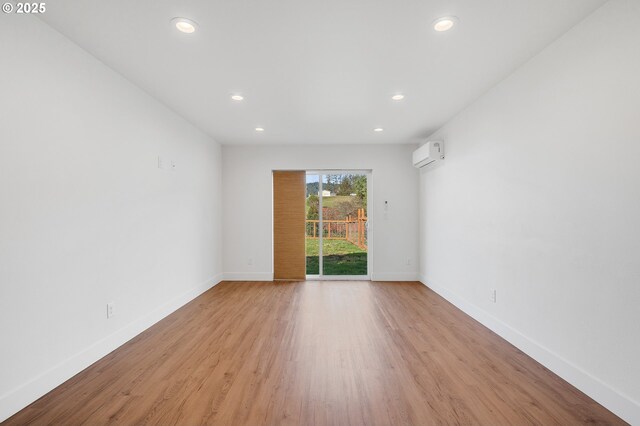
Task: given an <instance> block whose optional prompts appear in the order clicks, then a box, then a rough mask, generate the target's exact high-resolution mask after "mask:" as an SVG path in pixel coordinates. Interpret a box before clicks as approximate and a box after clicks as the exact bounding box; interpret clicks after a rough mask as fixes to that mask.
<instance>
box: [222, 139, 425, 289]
mask: <svg viewBox="0 0 640 426" xmlns="http://www.w3.org/2000/svg"><path fill="white" fill-rule="evenodd" d="M415 148H416V147H415V146H413V145H348V146H345V145H322V146H318V145H316V146H228V145H225V146H224V147H223V148H222V158H223V182H224V195H223V201H224V202H223V205H224V207H223V217H224V231H223V246H224V255H223V259H224V260H223V262H224V271H225V278H226V279H239V280H250V279H256V280H263V279H271V277H272V274H273V257H272V254H273V253H272V252H273V250H272V228H273V224H272V204H271V198H272V180H271V172H272V170H278V169H281V170H287V169H289V170H290V169H297V170H318V169H349V170H352V169H371V170H373V173H372V184H373V188H372V193H371V194H370V195H369V197H370V198H371V201H370V202H372V211H371V213H372V214H370V215H369V216H370V217H371V218H372V222H373V226H372V228H373V233H374V238H373V247H372V250H373V251H372V254H373V261H372V267H373V278H374V279H378V280H415V279H417V270H418V269H417V256H418V231H417V228H418V200H417V198H418V172H417V170H416V169H414V168H413V167H412V165H411V153H412V151H413V150H414V149H415ZM385 200H387V201H388V202H389V208H388V211H387V218H386V219H385V217H384V201H385ZM249 258H252V259H253V265H248V264H247V263H248V262H247V260H248V259H249ZM407 261H410V263H411V264H410V265H407Z"/></svg>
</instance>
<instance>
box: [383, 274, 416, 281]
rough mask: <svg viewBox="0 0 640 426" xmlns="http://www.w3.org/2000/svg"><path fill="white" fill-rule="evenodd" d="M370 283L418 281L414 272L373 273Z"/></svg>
mask: <svg viewBox="0 0 640 426" xmlns="http://www.w3.org/2000/svg"><path fill="white" fill-rule="evenodd" d="M371 281H418V274H417V273H415V272H374V273H373V274H371Z"/></svg>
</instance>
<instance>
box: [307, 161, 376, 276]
mask: <svg viewBox="0 0 640 426" xmlns="http://www.w3.org/2000/svg"><path fill="white" fill-rule="evenodd" d="M306 172H307V175H319V178H318V193H319V194H318V195H319V196H318V219H319V222H318V223H319V225H320V224H321V223H322V176H323V175H329V174H334V175H337V174H359V175H365V176H366V177H367V225H366V226H367V274H366V275H324V274H323V273H322V269H323V268H322V266H323V263H322V233H321V232H319V236H318V237H319V238H318V275H307V276H306V279H307V280H308V281H369V280H370V279H371V276H372V275H373V268H372V265H373V238H374V237H373V234H374V233H373V226H372V224H373V210H372V209H371V205H372V204H373V193H372V191H371V188H372V187H373V185H372V182H373V170H372V169H309V170H306ZM305 202H306V201H305ZM319 225H318V226H319ZM305 238H306V231H305ZM305 255H306V253H305Z"/></svg>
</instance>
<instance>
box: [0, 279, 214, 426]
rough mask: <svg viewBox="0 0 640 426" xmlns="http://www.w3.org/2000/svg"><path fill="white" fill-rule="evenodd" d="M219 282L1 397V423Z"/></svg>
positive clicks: (192, 292) (179, 299) (170, 304)
mask: <svg viewBox="0 0 640 426" xmlns="http://www.w3.org/2000/svg"><path fill="white" fill-rule="evenodd" d="M220 281H222V274H218V275H216V276H215V277H212V278H211V279H208V280H207V281H205V282H204V283H202V284H199V285H197V286H196V287H194V288H192V289H191V290H189V291H187V292H185V293H183V294H181V295H179V296H177V297H175V298H174V299H172V300H170V301H169V302H167V303H165V304H164V305H161V306H159V307H158V308H156V309H154V310H153V311H151V312H150V313H148V314H147V315H145V316H143V317H142V318H139V319H137V320H135V321H133V322H131V323H129V324H128V325H126V326H124V327H123V328H121V329H120V330H118V331H116V332H115V333H112V334H110V335H109V336H107V337H105V338H104V339H102V340H99V341H98V342H96V343H94V344H93V345H91V346H89V347H88V348H86V349H85V350H83V351H81V352H79V353H77V354H75V355H73V356H71V357H70V358H68V359H67V360H65V361H63V362H61V363H60V364H58V365H56V366H55V367H53V368H51V369H49V370H47V371H45V372H44V373H42V374H40V375H39V376H37V377H35V378H33V379H31V380H30V381H28V382H27V383H25V384H23V385H21V386H19V387H18V388H16V389H13V390H11V391H9V392H7V393H6V394H4V395H2V396H0V422H2V421H4V420H6V419H7V418H9V417H10V416H12V415H14V414H15V413H17V412H18V411H20V410H22V409H23V408H24V407H26V406H27V405H29V404H31V403H32V402H34V401H35V400H37V399H38V398H40V397H41V396H43V395H45V394H46V393H47V392H49V391H51V390H53V389H54V388H56V387H57V386H59V385H61V384H62V383H64V382H66V381H67V380H69V379H70V378H71V377H73V376H75V375H76V374H78V373H79V372H81V371H82V370H84V369H85V368H87V367H89V366H90V365H91V364H93V363H94V362H96V361H98V360H99V359H100V358H102V357H104V356H105V355H107V354H109V353H110V352H112V351H113V350H115V349H117V348H118V347H120V346H122V345H123V344H125V343H126V342H128V341H129V340H131V339H132V338H134V337H135V336H137V335H138V334H140V333H142V332H143V331H145V330H146V329H147V328H149V327H151V326H152V325H153V324H155V323H157V322H158V321H160V320H161V319H163V318H165V317H166V316H168V315H169V314H171V313H172V312H174V311H176V310H177V309H178V308H180V307H182V306H183V305H185V304H186V303H188V302H190V301H192V300H193V299H195V298H196V297H198V296H199V295H201V294H202V293H204V292H205V291H207V290H209V289H210V288H211V287H213V286H215V285H216V284H218V283H219V282H220Z"/></svg>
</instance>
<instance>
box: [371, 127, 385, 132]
mask: <svg viewBox="0 0 640 426" xmlns="http://www.w3.org/2000/svg"><path fill="white" fill-rule="evenodd" d="M383 130H384V129H383V128H382V127H376V128H375V129H373V131H374V132H382V131H383Z"/></svg>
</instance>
